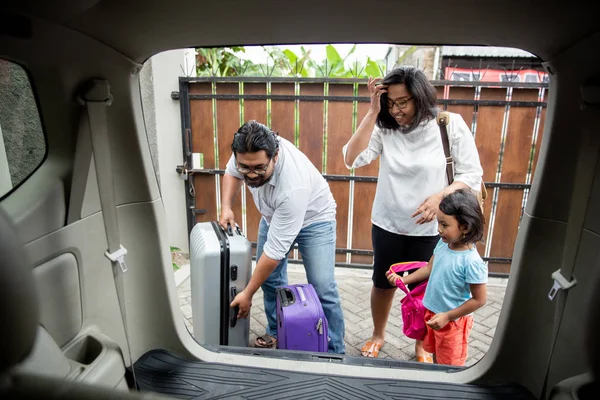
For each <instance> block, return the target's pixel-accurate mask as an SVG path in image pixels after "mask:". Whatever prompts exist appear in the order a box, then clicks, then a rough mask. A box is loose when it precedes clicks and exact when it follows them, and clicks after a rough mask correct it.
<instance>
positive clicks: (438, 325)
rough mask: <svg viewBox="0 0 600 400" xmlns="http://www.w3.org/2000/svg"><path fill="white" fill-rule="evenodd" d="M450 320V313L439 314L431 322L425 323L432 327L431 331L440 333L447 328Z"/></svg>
mask: <svg viewBox="0 0 600 400" xmlns="http://www.w3.org/2000/svg"><path fill="white" fill-rule="evenodd" d="M448 322H450V319H449V318H448V313H439V314H435V315H434V316H433V317H431V319H430V320H429V321H426V322H425V323H426V324H427V325H429V326H430V327H431V329H433V330H435V331H438V330H440V329H442V328H443V327H445V326H446V325H447V324H448Z"/></svg>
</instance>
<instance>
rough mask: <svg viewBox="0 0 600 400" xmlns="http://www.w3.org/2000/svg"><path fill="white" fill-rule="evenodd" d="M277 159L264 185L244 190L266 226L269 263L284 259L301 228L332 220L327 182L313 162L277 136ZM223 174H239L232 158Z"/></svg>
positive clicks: (265, 249)
mask: <svg viewBox="0 0 600 400" xmlns="http://www.w3.org/2000/svg"><path fill="white" fill-rule="evenodd" d="M278 140H279V158H278V159H277V162H276V163H275V171H274V172H273V176H272V177H271V180H270V181H269V182H267V183H266V184H264V185H262V186H260V187H258V188H252V187H248V189H249V190H250V193H252V197H253V198H254V203H255V204H256V208H257V209H258V211H259V212H260V213H261V214H262V215H263V217H264V218H265V220H266V221H267V223H268V224H269V234H268V236H267V242H266V243H265V246H264V249H263V251H264V252H265V254H266V255H267V256H268V257H269V258H271V259H273V260H282V259H283V258H285V256H286V255H287V253H288V252H289V250H290V248H291V247H292V245H293V244H294V240H295V239H296V237H297V236H298V233H299V232H300V230H301V229H302V228H305V227H307V226H309V225H312V224H314V223H316V222H324V221H335V210H336V204H335V200H334V198H333V195H332V194H331V190H330V189H329V185H328V184H327V181H326V180H325V178H323V176H322V175H321V173H320V172H319V171H318V170H317V169H316V168H315V166H314V165H313V163H312V162H311V161H310V160H309V159H308V157H306V155H304V153H302V152H301V151H300V150H298V149H297V148H296V146H294V145H293V144H292V143H291V142H289V141H288V140H286V139H284V138H281V137H279V138H278ZM225 173H227V174H229V175H232V176H234V177H235V178H237V179H243V178H244V177H243V175H242V174H240V173H239V172H238V170H237V169H236V167H235V158H234V156H233V155H232V156H231V158H230V159H229V162H228V163H227V168H226V170H225Z"/></svg>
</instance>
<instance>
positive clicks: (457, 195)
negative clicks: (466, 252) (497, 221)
mask: <svg viewBox="0 0 600 400" xmlns="http://www.w3.org/2000/svg"><path fill="white" fill-rule="evenodd" d="M440 211H441V212H443V213H444V214H446V215H451V216H453V217H454V218H456V220H457V221H458V224H459V226H466V228H467V230H468V232H467V233H466V234H465V237H464V239H463V240H462V241H463V243H475V242H479V241H481V239H483V225H484V224H485V218H484V216H483V212H482V211H481V206H480V205H479V201H478V200H477V197H476V196H475V195H474V194H473V192H471V190H469V189H458V190H457V191H455V192H453V193H450V194H449V195H447V196H445V197H444V198H443V199H442V201H441V202H440Z"/></svg>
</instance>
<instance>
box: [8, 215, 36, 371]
mask: <svg viewBox="0 0 600 400" xmlns="http://www.w3.org/2000/svg"><path fill="white" fill-rule="evenodd" d="M0 309H1V310H2V312H1V313H0V375H2V374H4V373H5V372H7V371H8V370H10V369H11V368H12V367H14V366H15V365H16V364H17V363H19V362H20V361H22V360H23V359H24V358H25V357H26V356H27V355H28V354H29V352H30V351H31V349H32V347H33V343H34V340H35V335H36V332H37V327H38V324H39V321H38V302H37V293H36V289H35V282H34V280H33V274H32V272H31V264H30V262H29V259H28V257H27V254H26V253H25V250H24V249H23V245H22V243H21V241H20V240H19V239H18V238H17V235H16V232H15V228H14V226H13V225H12V224H11V223H10V221H9V219H8V217H7V215H6V214H5V213H4V212H3V211H2V210H0Z"/></svg>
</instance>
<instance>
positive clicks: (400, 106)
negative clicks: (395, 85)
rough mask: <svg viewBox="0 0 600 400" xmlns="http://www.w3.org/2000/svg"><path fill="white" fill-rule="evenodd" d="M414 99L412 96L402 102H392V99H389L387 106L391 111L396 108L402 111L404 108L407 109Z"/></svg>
mask: <svg viewBox="0 0 600 400" xmlns="http://www.w3.org/2000/svg"><path fill="white" fill-rule="evenodd" d="M412 98H413V97H412V96H410V97H409V98H408V99H402V100H392V99H387V106H388V108H389V109H390V110H391V109H392V108H394V106H396V107H398V109H399V110H402V109H404V108H406V106H407V105H408V102H409V101H410V99H412Z"/></svg>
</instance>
